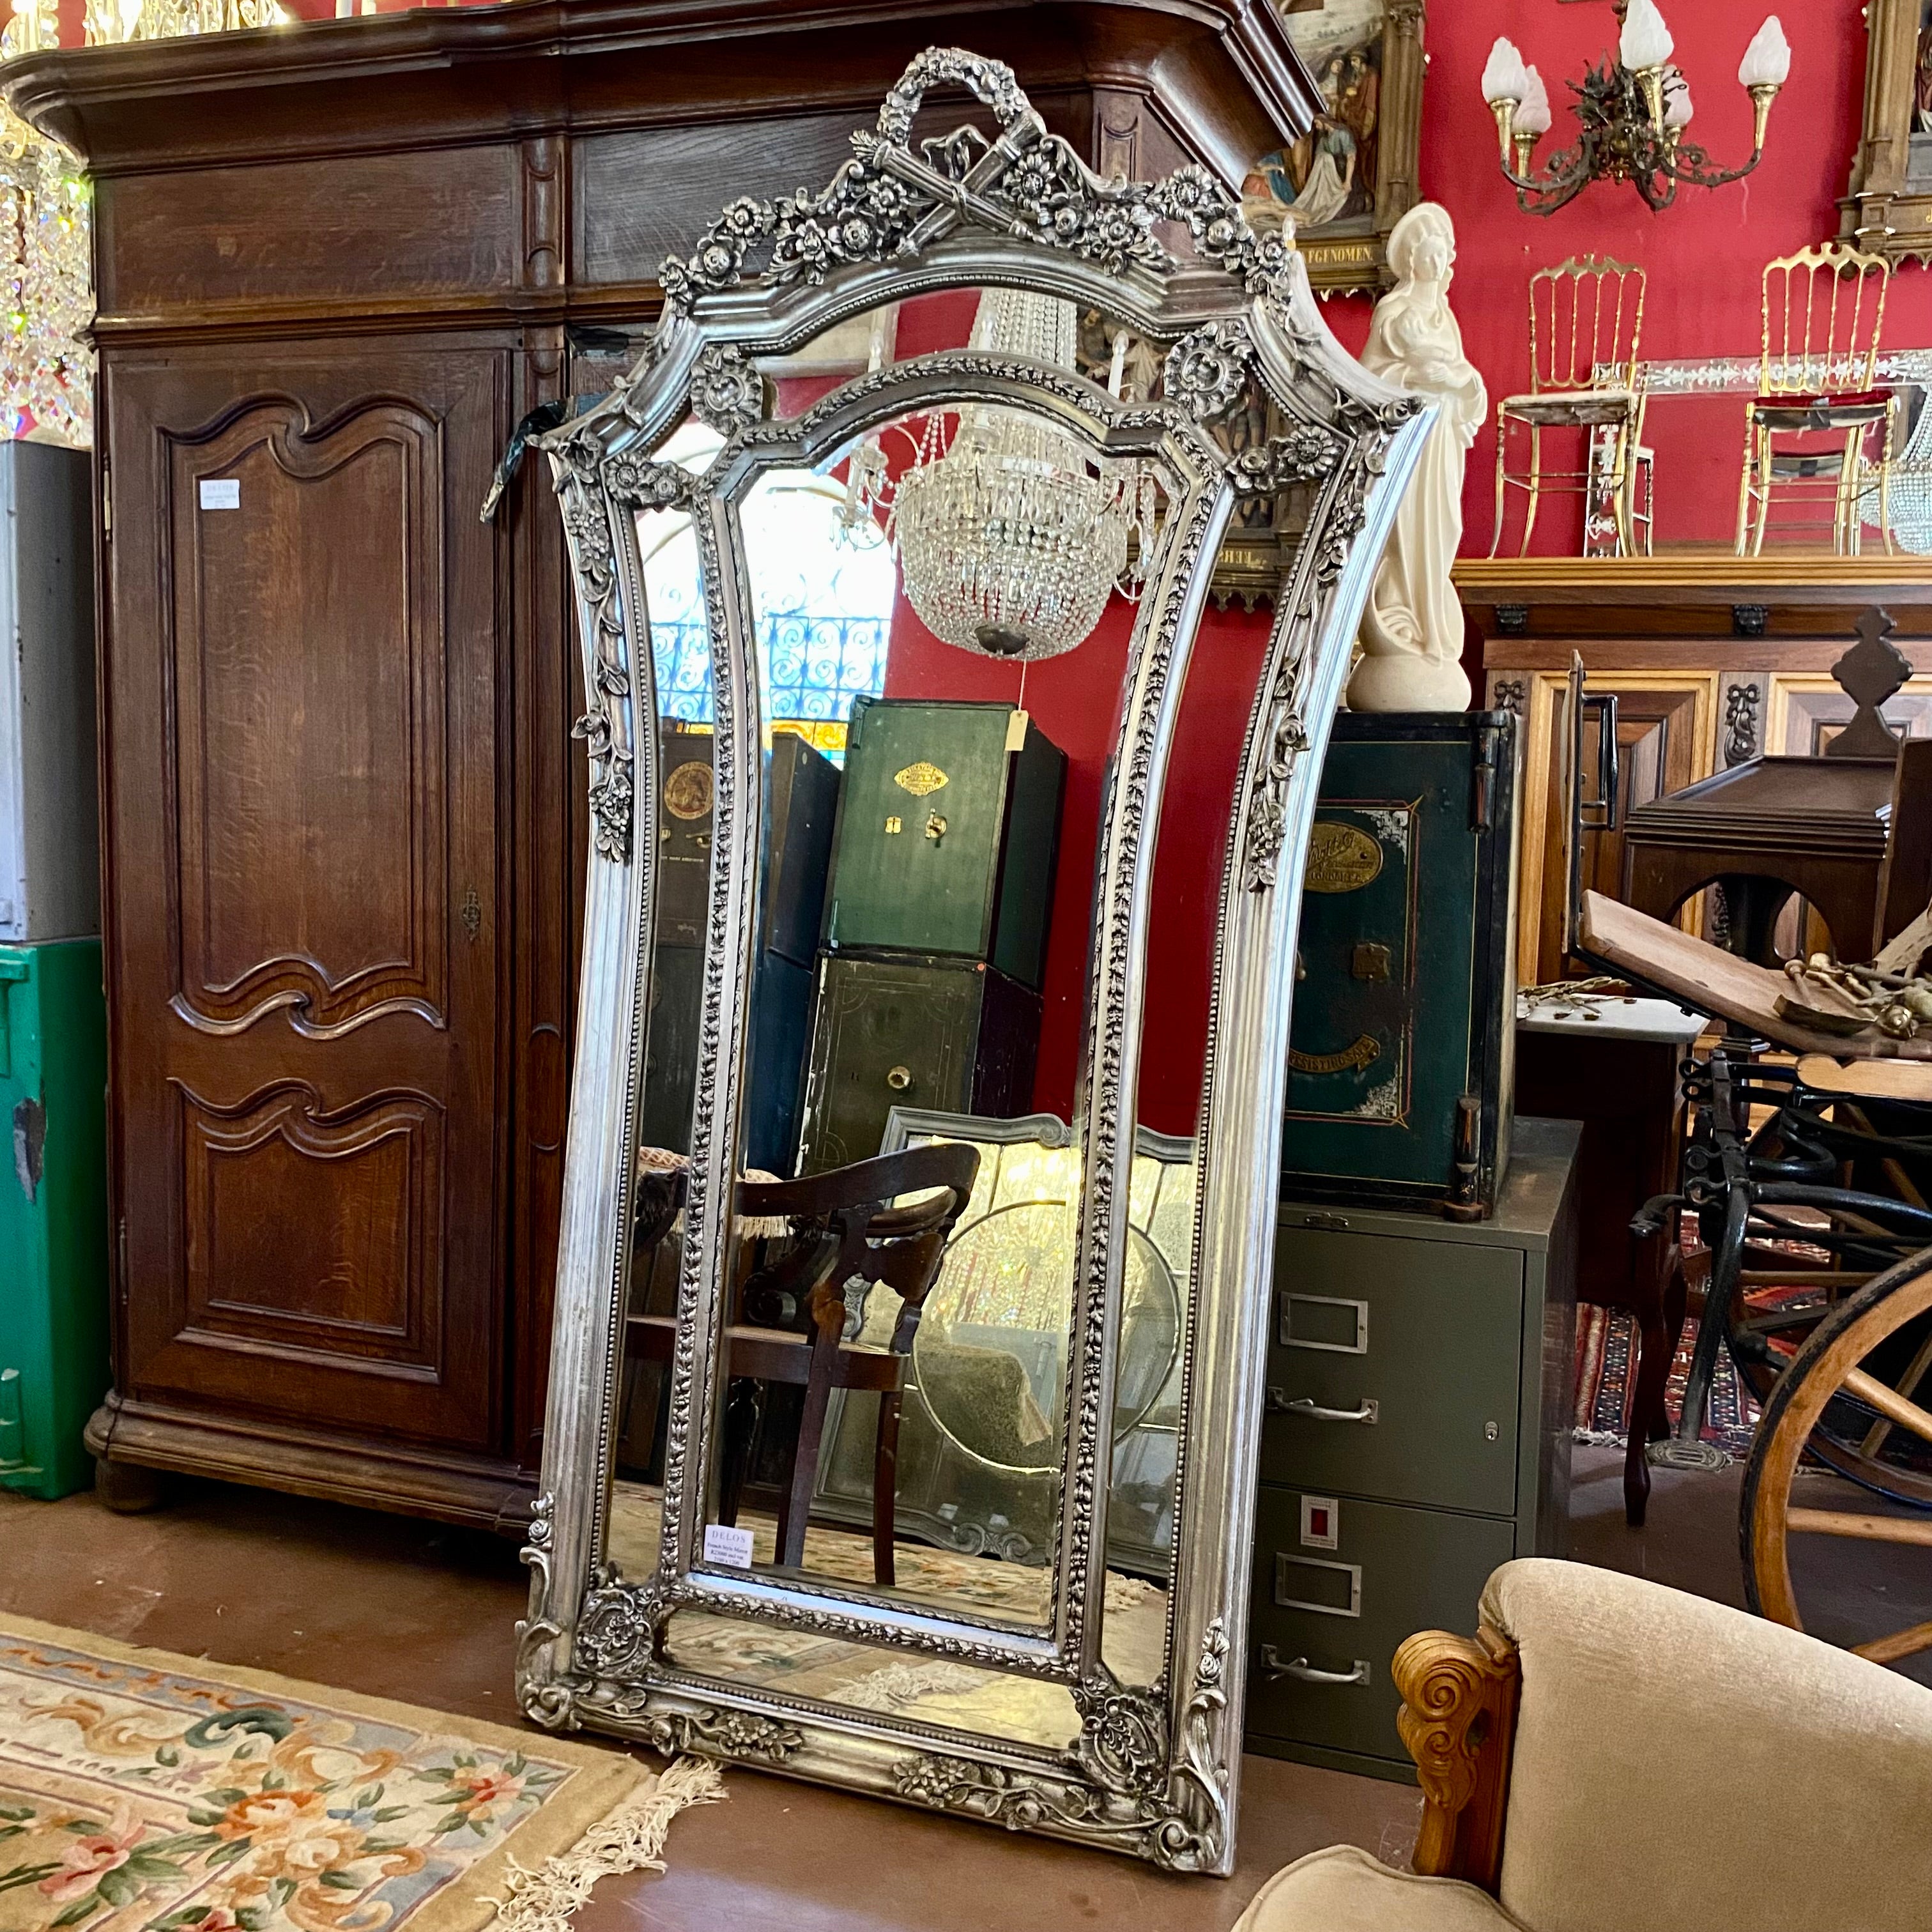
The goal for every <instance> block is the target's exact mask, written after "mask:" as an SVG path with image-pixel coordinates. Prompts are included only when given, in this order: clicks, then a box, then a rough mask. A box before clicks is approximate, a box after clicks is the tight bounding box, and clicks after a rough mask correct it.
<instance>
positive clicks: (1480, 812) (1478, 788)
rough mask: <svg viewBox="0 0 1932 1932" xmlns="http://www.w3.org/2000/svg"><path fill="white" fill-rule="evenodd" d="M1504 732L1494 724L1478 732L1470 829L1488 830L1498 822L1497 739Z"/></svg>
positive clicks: (1476, 830) (1470, 809) (1471, 795)
mask: <svg viewBox="0 0 1932 1932" xmlns="http://www.w3.org/2000/svg"><path fill="white" fill-rule="evenodd" d="M1500 736H1502V733H1500V732H1499V730H1497V728H1496V726H1495V725H1493V724H1484V725H1482V726H1481V727H1479V728H1478V730H1477V733H1476V769H1475V783H1474V784H1473V785H1472V787H1471V788H1470V796H1469V829H1470V830H1471V831H1472V832H1488V831H1490V830H1492V829H1493V828H1494V826H1495V823H1496V781H1497V778H1498V776H1499V774H1498V772H1497V770H1496V750H1497V742H1496V741H1497V739H1499V737H1500Z"/></svg>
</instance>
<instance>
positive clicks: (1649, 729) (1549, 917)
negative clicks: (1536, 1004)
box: [1488, 669, 1718, 986]
mask: <svg viewBox="0 0 1932 1932" xmlns="http://www.w3.org/2000/svg"><path fill="white" fill-rule="evenodd" d="M1717 682H1718V679H1717V673H1715V671H1712V672H1709V673H1700V672H1694V671H1692V672H1678V671H1641V670H1637V671H1631V670H1614V669H1612V670H1592V671H1591V673H1590V674H1589V685H1588V688H1589V691H1591V693H1592V694H1593V695H1594V694H1598V693H1601V692H1605V691H1611V692H1614V693H1615V694H1616V698H1617V709H1618V730H1617V737H1618V743H1619V754H1620V755H1619V766H1620V769H1619V803H1620V806H1621V809H1622V812H1628V811H1629V810H1630V808H1631V807H1632V806H1633V805H1642V804H1644V803H1646V802H1648V801H1649V800H1650V799H1653V798H1658V797H1661V796H1663V795H1664V793H1667V792H1673V791H1679V790H1682V788H1683V787H1685V785H1687V784H1690V783H1691V782H1692V781H1693V780H1694V779H1697V778H1703V777H1704V776H1706V775H1707V774H1708V773H1709V772H1710V771H1711V769H1712V761H1713V756H1714V742H1713V741H1714V739H1715V735H1716V727H1715V709H1716V703H1717ZM1488 701H1489V702H1490V704H1491V705H1492V706H1496V707H1498V708H1500V709H1509V710H1512V711H1514V712H1517V715H1519V716H1520V717H1521V718H1523V720H1524V727H1523V820H1522V827H1523V829H1522V832H1521V839H1522V845H1521V869H1520V884H1519V887H1518V891H1519V899H1518V907H1519V910H1518V913H1517V978H1518V980H1520V983H1522V984H1523V985H1524V986H1537V985H1539V984H1541V983H1544V982H1546V981H1548V980H1554V979H1558V978H1560V977H1562V973H1563V970H1564V969H1563V961H1562V949H1563V896H1564V887H1565V880H1566V879H1567V877H1568V864H1569V861H1568V837H1567V831H1566V826H1565V795H1566V794H1565V783H1566V779H1565V757H1566V756H1567V751H1566V747H1567V745H1568V714H1569V692H1568V680H1567V679H1566V677H1565V675H1564V673H1562V672H1560V671H1554V670H1523V671H1518V670H1504V671H1497V670H1491V671H1490V673H1489V674H1488ZM1585 755H1586V758H1589V759H1592V760H1594V758H1595V737H1594V734H1592V735H1591V736H1590V741H1589V745H1587V747H1586V753H1585ZM1594 780H1595V767H1594V765H1592V766H1591V767H1590V768H1589V769H1588V770H1587V771H1586V781H1587V782H1589V783H1590V784H1592V785H1594ZM1591 795H1592V796H1594V791H1592V794H1591ZM1621 825H1622V817H1621V815H1620V816H1619V826H1621ZM1623 842H1624V841H1623V834H1622V830H1621V829H1619V830H1618V831H1616V832H1588V833H1586V835H1585V838H1584V847H1583V885H1584V886H1585V888H1586V889H1589V890H1592V891H1595V892H1607V893H1609V894H1610V895H1611V896H1612V897H1613V898H1615V897H1616V896H1618V895H1619V893H1620V892H1621V890H1622V875H1623V874H1622V868H1623Z"/></svg>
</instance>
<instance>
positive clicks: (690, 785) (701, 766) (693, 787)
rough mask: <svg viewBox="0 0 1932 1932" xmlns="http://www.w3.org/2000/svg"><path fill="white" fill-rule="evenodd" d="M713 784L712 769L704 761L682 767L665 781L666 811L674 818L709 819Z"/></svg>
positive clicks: (695, 760) (692, 762) (697, 759)
mask: <svg viewBox="0 0 1932 1932" xmlns="http://www.w3.org/2000/svg"><path fill="white" fill-rule="evenodd" d="M711 782H712V781H711V767H710V766H709V765H707V764H706V763H704V762H703V760H702V759H699V758H693V759H692V760H691V762H690V763H688V764H683V765H679V766H678V768H677V769H676V770H675V771H674V772H672V773H671V775H670V777H669V778H666V779H665V780H664V809H665V811H667V812H669V813H670V815H671V816H672V817H673V818H709V817H710V815H711Z"/></svg>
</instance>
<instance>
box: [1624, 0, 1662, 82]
mask: <svg viewBox="0 0 1932 1932" xmlns="http://www.w3.org/2000/svg"><path fill="white" fill-rule="evenodd" d="M1676 44H1677V43H1676V41H1675V40H1673V39H1672V38H1671V37H1670V28H1668V27H1667V26H1665V25H1664V16H1663V15H1662V14H1661V13H1659V12H1658V10H1657V0H1630V11H1629V12H1628V13H1626V14H1625V16H1624V31H1623V35H1622V39H1621V40H1619V43H1618V55H1619V58H1620V59H1621V60H1622V62H1623V64H1624V65H1625V67H1627V68H1629V69H1630V71H1631V73H1633V74H1642V73H1643V72H1645V71H1646V70H1647V69H1649V68H1660V67H1661V66H1663V65H1664V62H1666V61H1667V60H1668V59H1670V55H1671V51H1672V49H1673V48H1674V47H1675V46H1676Z"/></svg>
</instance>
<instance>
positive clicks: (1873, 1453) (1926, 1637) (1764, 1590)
mask: <svg viewBox="0 0 1932 1932" xmlns="http://www.w3.org/2000/svg"><path fill="white" fill-rule="evenodd" d="M1928 1310H1932V1249H1927V1250H1924V1252H1922V1253H1918V1254H1916V1255H1914V1256H1912V1257H1911V1258H1910V1259H1908V1260H1906V1261H1903V1262H1900V1263H1899V1264H1898V1265H1897V1267H1895V1268H1890V1269H1888V1270H1887V1271H1885V1273H1884V1274H1882V1275H1880V1276H1879V1277H1878V1278H1877V1279H1876V1280H1875V1281H1873V1282H1872V1283H1870V1284H1869V1286H1866V1287H1864V1288H1863V1289H1859V1290H1858V1292H1857V1293H1856V1294H1855V1295H1851V1296H1849V1297H1848V1298H1846V1299H1845V1300H1844V1301H1841V1302H1840V1303H1839V1304H1838V1305H1837V1306H1836V1307H1834V1308H1833V1309H1832V1310H1831V1311H1830V1313H1829V1314H1828V1315H1826V1316H1825V1318H1824V1319H1823V1321H1821V1322H1819V1323H1818V1324H1817V1326H1816V1327H1815V1328H1814V1329H1813V1331H1812V1332H1811V1336H1810V1337H1809V1338H1808V1340H1806V1341H1805V1343H1804V1344H1803V1346H1802V1347H1801V1348H1800V1349H1799V1350H1798V1352H1797V1353H1796V1355H1794V1356H1793V1358H1792V1360H1791V1364H1790V1367H1789V1368H1788V1369H1787V1370H1786V1371H1785V1373H1784V1375H1783V1376H1781V1377H1780V1378H1779V1379H1778V1383H1777V1385H1776V1386H1775V1388H1773V1389H1772V1391H1771V1392H1770V1396H1769V1400H1768V1401H1767V1402H1766V1406H1765V1411H1764V1418H1763V1421H1762V1423H1761V1424H1760V1425H1759V1429H1758V1433H1757V1441H1756V1442H1755V1444H1754V1446H1753V1448H1752V1450H1751V1461H1750V1463H1749V1464H1748V1466H1747V1468H1746V1469H1745V1484H1744V1496H1743V1501H1742V1506H1741V1508H1740V1510H1739V1523H1738V1528H1739V1541H1740V1542H1741V1543H1742V1546H1743V1555H1744V1567H1745V1589H1746V1592H1747V1594H1748V1597H1749V1599H1750V1602H1751V1608H1752V1609H1753V1610H1756V1611H1757V1613H1759V1614H1760V1616H1766V1617H1769V1618H1771V1619H1772V1620H1773V1621H1775V1622H1778V1623H1781V1624H1788V1625H1790V1627H1791V1628H1793V1630H1802V1629H1803V1628H1805V1621H1804V1618H1803V1616H1802V1614H1801V1613H1800V1611H1799V1604H1798V1598H1797V1593H1796V1591H1795V1590H1794V1589H1793V1586H1792V1580H1791V1565H1790V1551H1789V1544H1790V1538H1792V1537H1793V1536H1794V1535H1804V1536H1832V1537H1841V1538H1849V1539H1851V1540H1852V1541H1862V1542H1876V1543H1889V1544H1912V1545H1916V1546H1918V1547H1921V1548H1922V1549H1924V1550H1925V1552H1926V1562H1927V1565H1928V1567H1932V1516H1923V1517H1921V1516H1908V1515H1885V1516H1877V1515H1864V1514H1855V1513H1852V1512H1849V1511H1838V1510H1817V1509H1805V1508H1794V1507H1793V1503H1792V1497H1791V1491H1792V1481H1793V1477H1794V1476H1795V1475H1796V1473H1797V1470H1798V1464H1799V1458H1800V1457H1802V1455H1803V1454H1804V1453H1805V1448H1806V1447H1807V1445H1810V1444H1811V1443H1812V1442H1814V1435H1815V1433H1816V1432H1818V1431H1819V1430H1820V1426H1821V1424H1823V1421H1824V1420H1825V1418H1826V1412H1827V1410H1828V1409H1832V1408H1833V1406H1834V1405H1837V1406H1838V1410H1839V1412H1841V1413H1843V1410H1844V1409H1845V1407H1846V1406H1847V1405H1849V1406H1852V1407H1853V1408H1854V1409H1855V1411H1856V1412H1858V1413H1860V1414H1861V1415H1864V1417H1866V1418H1867V1419H1868V1427H1867V1430H1866V1433H1865V1435H1864V1439H1863V1445H1862V1446H1863V1448H1864V1454H1865V1456H1866V1457H1867V1458H1868V1459H1870V1460H1874V1461H1877V1462H1879V1463H1882V1462H1883V1460H1884V1459H1885V1455H1886V1452H1887V1448H1888V1445H1891V1444H1892V1443H1894V1442H1897V1443H1898V1444H1899V1445H1901V1446H1902V1445H1904V1444H1905V1443H1906V1442H1912V1443H1915V1444H1916V1443H1924V1444H1932V1409H1927V1408H1925V1407H1924V1406H1921V1403H1919V1402H1918V1400H1915V1397H1917V1396H1918V1393H1919V1387H1918V1385H1919V1383H1920V1382H1921V1380H1922V1379H1926V1377H1927V1367H1928V1365H1929V1364H1932V1358H1928V1356H1927V1351H1926V1350H1925V1349H1924V1347H1923V1346H1912V1347H1911V1348H1910V1349H1909V1350H1908V1351H1903V1352H1902V1351H1901V1349H1900V1343H1901V1341H1909V1340H1911V1337H1910V1336H1909V1335H1908V1334H1907V1333H1906V1331H1912V1332H1913V1333H1914V1334H1916V1333H1917V1332H1918V1331H1921V1330H1922V1329H1923V1328H1924V1326H1925V1324H1924V1322H1922V1321H1921V1317H1923V1316H1925V1315H1926V1314H1927V1311H1928ZM1888 1345H1890V1346H1888ZM1854 1648H1855V1650H1856V1652H1857V1654H1858V1655H1859V1656H1861V1657H1866V1658H1870V1659H1871V1660H1872V1661H1873V1662H1874V1663H1876V1664H1895V1663H1897V1662H1898V1661H1900V1660H1901V1659H1902V1658H1907V1657H1912V1656H1915V1655H1917V1654H1918V1652H1921V1651H1925V1650H1932V1623H1923V1624H1917V1625H1912V1627H1911V1628H1909V1629H1906V1630H1901V1631H1891V1632H1889V1633H1887V1634H1883V1635H1879V1636H1875V1637H1872V1638H1871V1639H1870V1640H1868V1641H1867V1642H1865V1643H1860V1644H1858V1645H1856V1646H1854Z"/></svg>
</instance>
